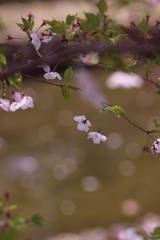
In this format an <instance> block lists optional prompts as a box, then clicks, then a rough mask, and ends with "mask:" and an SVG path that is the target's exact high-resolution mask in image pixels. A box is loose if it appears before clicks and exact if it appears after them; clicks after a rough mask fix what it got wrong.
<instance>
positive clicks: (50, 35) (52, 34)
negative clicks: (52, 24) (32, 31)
mask: <svg viewBox="0 0 160 240" xmlns="http://www.w3.org/2000/svg"><path fill="white" fill-rule="evenodd" d="M54 35H56V33H51V32H49V34H48V35H47V34H44V33H42V42H45V43H48V42H50V41H51V39H52V37H53V36H54Z"/></svg>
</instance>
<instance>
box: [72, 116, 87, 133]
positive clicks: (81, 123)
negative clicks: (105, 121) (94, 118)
mask: <svg viewBox="0 0 160 240" xmlns="http://www.w3.org/2000/svg"><path fill="white" fill-rule="evenodd" d="M74 120H75V121H76V122H78V125H77V128H78V130H80V131H85V132H88V130H89V127H91V123H90V121H88V120H87V119H86V117H85V116H75V117H74Z"/></svg>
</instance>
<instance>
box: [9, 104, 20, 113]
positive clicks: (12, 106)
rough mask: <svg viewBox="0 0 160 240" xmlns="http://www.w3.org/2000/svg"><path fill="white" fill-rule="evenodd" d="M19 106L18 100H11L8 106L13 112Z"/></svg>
mask: <svg viewBox="0 0 160 240" xmlns="http://www.w3.org/2000/svg"><path fill="white" fill-rule="evenodd" d="M20 107H21V104H20V102H12V104H11V106H10V111H11V112H15V111H16V110H18V109H19V108H20Z"/></svg>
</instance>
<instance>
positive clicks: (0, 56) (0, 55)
mask: <svg viewBox="0 0 160 240" xmlns="http://www.w3.org/2000/svg"><path fill="white" fill-rule="evenodd" d="M0 62H1V63H3V64H4V65H6V64H7V61H6V57H5V56H4V55H3V54H2V53H0Z"/></svg>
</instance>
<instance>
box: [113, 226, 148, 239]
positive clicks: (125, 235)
mask: <svg viewBox="0 0 160 240" xmlns="http://www.w3.org/2000/svg"><path fill="white" fill-rule="evenodd" d="M117 237H118V240H143V239H144V238H143V237H142V236H140V235H138V234H137V233H136V230H135V229H134V228H128V229H125V230H122V231H120V232H119V233H118V236H117Z"/></svg>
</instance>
